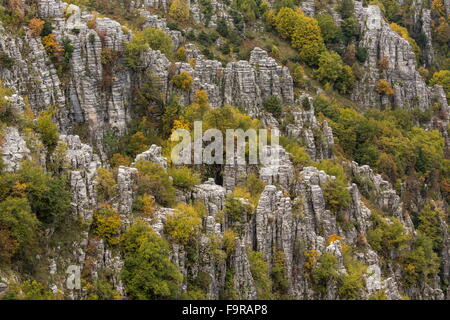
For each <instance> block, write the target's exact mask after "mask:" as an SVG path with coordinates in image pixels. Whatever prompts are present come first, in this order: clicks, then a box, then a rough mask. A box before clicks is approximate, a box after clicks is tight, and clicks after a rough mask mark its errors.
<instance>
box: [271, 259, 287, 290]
mask: <svg viewBox="0 0 450 320" xmlns="http://www.w3.org/2000/svg"><path fill="white" fill-rule="evenodd" d="M285 260H286V258H285V256H284V252H283V251H282V250H276V251H275V252H274V255H273V265H272V272H271V273H270V276H271V279H272V288H273V291H274V292H276V293H278V294H279V295H280V296H283V295H285V294H287V290H288V288H289V282H288V280H287V278H286V274H285Z"/></svg>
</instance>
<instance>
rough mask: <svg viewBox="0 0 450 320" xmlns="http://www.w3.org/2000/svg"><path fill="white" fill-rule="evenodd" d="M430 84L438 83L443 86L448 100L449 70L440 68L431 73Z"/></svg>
mask: <svg viewBox="0 0 450 320" xmlns="http://www.w3.org/2000/svg"><path fill="white" fill-rule="evenodd" d="M431 83H432V84H438V85H440V86H442V87H443V88H444V91H445V94H446V95H447V100H449V101H450V71H449V70H440V71H438V72H435V73H434V74H433V78H432V79H431Z"/></svg>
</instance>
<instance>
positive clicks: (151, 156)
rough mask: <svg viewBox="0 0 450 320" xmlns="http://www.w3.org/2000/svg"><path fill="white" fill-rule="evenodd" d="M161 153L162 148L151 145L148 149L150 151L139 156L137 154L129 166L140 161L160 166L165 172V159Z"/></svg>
mask: <svg viewBox="0 0 450 320" xmlns="http://www.w3.org/2000/svg"><path fill="white" fill-rule="evenodd" d="M161 152H162V148H161V147H159V146H157V145H154V144H153V145H152V146H151V147H150V149H148V150H147V151H145V152H143V153H141V154H138V155H137V156H136V159H135V160H134V162H133V164H132V165H131V166H134V165H135V164H136V163H138V162H139V161H140V160H146V161H150V162H153V163H156V164H157V165H160V166H161V167H163V168H164V169H165V170H167V159H166V158H164V157H163V156H162V155H161Z"/></svg>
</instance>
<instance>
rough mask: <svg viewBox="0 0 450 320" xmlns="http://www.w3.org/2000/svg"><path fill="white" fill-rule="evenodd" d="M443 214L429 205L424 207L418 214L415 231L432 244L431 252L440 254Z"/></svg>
mask: <svg viewBox="0 0 450 320" xmlns="http://www.w3.org/2000/svg"><path fill="white" fill-rule="evenodd" d="M442 219H443V213H442V212H441V211H440V210H438V209H435V210H433V209H432V208H431V207H430V205H426V206H425V207H424V208H423V209H422V211H421V212H420V213H419V216H418V220H419V225H418V227H417V230H418V231H419V232H421V233H422V234H423V235H424V236H426V237H427V238H428V239H429V240H430V241H431V242H432V244H433V250H434V251H436V252H440V251H441V250H442V244H443V241H444V232H443V230H442V227H441V221H442Z"/></svg>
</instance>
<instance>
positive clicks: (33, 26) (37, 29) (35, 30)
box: [28, 18, 45, 38]
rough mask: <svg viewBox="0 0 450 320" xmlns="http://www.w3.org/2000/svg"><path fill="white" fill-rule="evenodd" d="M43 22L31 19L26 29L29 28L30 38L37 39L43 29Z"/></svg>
mask: <svg viewBox="0 0 450 320" xmlns="http://www.w3.org/2000/svg"><path fill="white" fill-rule="evenodd" d="M44 24H45V22H44V21H43V20H41V19H39V18H33V19H31V20H30V23H29V24H28V27H29V28H30V34H31V36H32V37H35V38H36V37H38V36H39V35H40V34H41V33H42V30H43V29H44Z"/></svg>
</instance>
